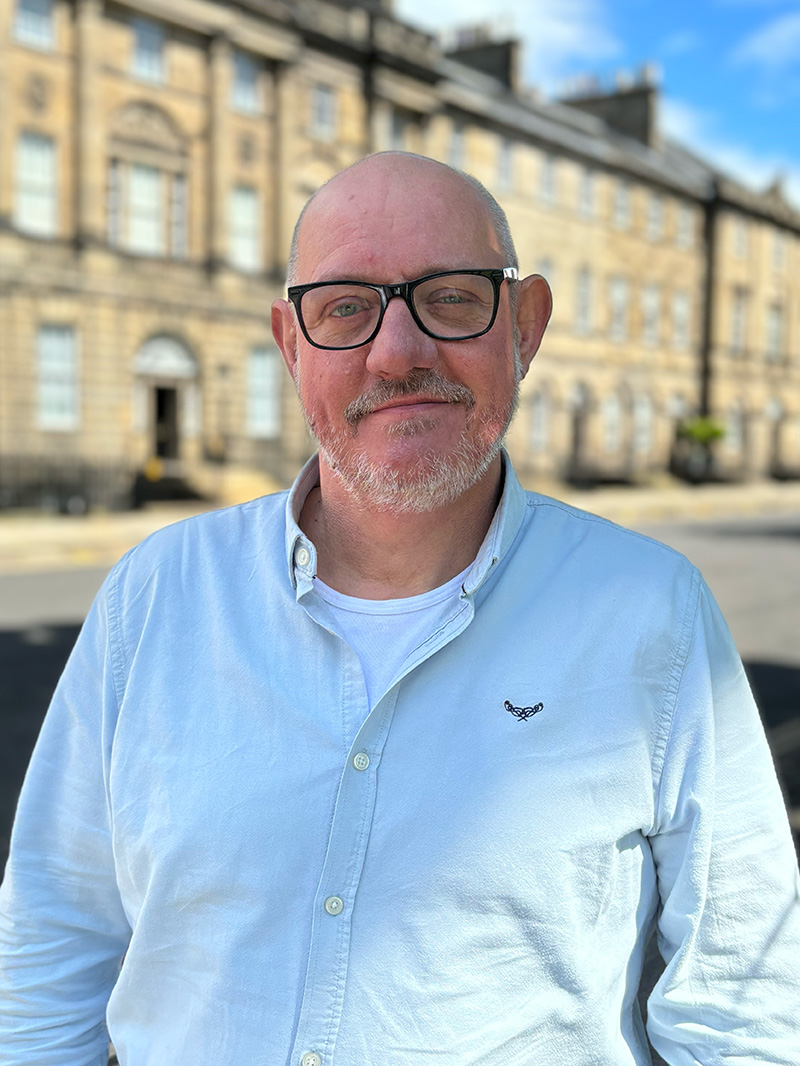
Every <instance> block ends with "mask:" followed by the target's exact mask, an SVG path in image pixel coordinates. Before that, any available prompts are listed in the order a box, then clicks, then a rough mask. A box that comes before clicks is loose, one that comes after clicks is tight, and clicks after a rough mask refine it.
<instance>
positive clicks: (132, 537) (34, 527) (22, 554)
mask: <svg viewBox="0 0 800 1066" xmlns="http://www.w3.org/2000/svg"><path fill="white" fill-rule="evenodd" d="M523 481H524V479H523ZM526 488H536V489H537V490H538V491H541V492H545V493H547V494H549V495H552V496H556V497H557V498H559V499H561V500H564V501H565V502H566V503H570V504H573V505H574V506H575V507H580V508H582V509H583V510H586V511H593V512H594V513H595V514H600V515H603V516H604V517H606V518H610V519H611V520H612V521H614V522H618V523H620V524H621V525H626V526H634V527H635V526H637V525H642V524H647V523H652V522H661V521H704V520H713V519H723V518H735V517H745V518H746V517H750V516H756V515H764V514H775V513H791V512H796V513H800V482H773V481H758V482H752V483H749V484H746V485H699V486H685V485H680V484H676V483H674V482H667V483H664V484H662V485H658V486H653V487H643V488H630V487H627V486H626V487H613V488H598V489H592V490H576V489H573V488H570V487H569V486H565V485H557V484H553V483H548V484H547V485H543V484H541V483H537V484H536V485H534V484H531V483H528V484H526ZM211 509H213V505H211V504H206V505H203V504H198V503H197V502H192V503H187V502H174V503H172V502H170V503H158V504H150V505H148V506H147V507H145V508H143V509H141V510H138V511H126V512H99V511H98V512H94V513H90V514H88V515H82V516H64V515H55V514H47V513H42V512H40V511H11V510H9V511H0V574H13V573H29V572H34V571H47V570H68V569H71V568H73V567H100V566H108V567H110V566H112V565H113V563H115V562H116V560H117V559H119V557H120V556H121V555H123V554H124V553H125V552H126V551H127V550H128V549H129V548H132V547H133V546H134V544H138V542H139V541H140V540H143V539H144V537H146V536H148V535H149V534H150V533H153V532H155V531H156V530H157V529H160V528H161V527H162V526H166V525H169V524H170V523H172V522H178V521H180V520H181V519H183V518H188V517H189V516H191V515H193V514H197V513H198V512H199V511H202V510H211Z"/></svg>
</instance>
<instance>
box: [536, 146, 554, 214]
mask: <svg viewBox="0 0 800 1066" xmlns="http://www.w3.org/2000/svg"><path fill="white" fill-rule="evenodd" d="M540 178H541V182H540V189H539V191H540V194H541V198H542V203H545V204H554V203H556V201H557V199H558V185H557V173H556V160H555V156H553V155H551V154H550V153H549V152H546V153H545V154H544V155H543V156H542V169H541V174H540Z"/></svg>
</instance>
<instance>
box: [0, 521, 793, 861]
mask: <svg viewBox="0 0 800 1066" xmlns="http://www.w3.org/2000/svg"><path fill="white" fill-rule="evenodd" d="M640 528H641V531H642V532H645V533H647V534H648V535H650V536H654V537H656V538H657V539H659V540H662V541H664V542H665V543H667V544H669V545H670V546H672V547H674V548H676V549H677V550H678V551H681V552H683V553H684V554H686V555H687V556H688V557H689V558H690V559H691V560H692V562H694V563H695V564H696V565H697V566H699V568H700V570H701V571H702V573H703V574H704V576H705V577H706V580H707V581H708V583H709V585H710V586H711V589H712V591H713V592H714V594H715V596H716V597H717V600H718V601H719V603H720V606H721V607H722V610H723V613H724V614H725V616H726V618H727V620H728V624H729V625H730V628H731V631H732V633H733V636H734V639H735V640H736V642H737V645H738V647H739V650H740V652H741V654H742V658H743V659H744V662H745V665H746V667H747V670H748V674H749V676H750V679H751V683H752V685H753V688H754V690H755V691H756V695H757V699H758V702H759V707H760V710H761V713H762V716H763V718H764V722H765V725H766V727H767V730H768V733H769V736H770V742H771V744H772V748H773V753H774V754H775V757H776V761H777V762H778V764H779V769H780V772H781V776H782V779H783V783H784V787H785V788H786V789H787V793H788V796H789V800H790V805H791V806H792V807H793V808H794V809H795V810H797V809H798V808H800V765H799V764H800V759H798V754H799V753H800V639H798V637H799V636H800V595H798V590H800V513H795V514H789V515H787V514H780V515H778V514H776V515H765V516H761V517H758V518H746V519H744V518H741V519H733V520H724V521H722V520H718V519H717V520H706V521H691V522H686V521H682V522H666V523H661V524H658V525H653V524H649V525H641V527H640ZM105 573H106V568H105V567H93V568H88V567H86V568H80V567H76V568H73V569H70V570H65V571H63V572H52V571H44V572H36V573H15V574H7V575H4V576H0V736H2V743H0V863H4V862H5V855H6V851H7V846H8V834H9V831H10V825H11V820H12V816H13V809H14V804H15V802H16V795H17V792H18V790H19V786H20V784H21V782H22V777H23V774H24V769H25V765H26V763H27V760H28V758H29V755H30V752H31V749H32V747H33V744H34V742H35V739H36V735H37V733H38V730H39V726H40V723H41V719H42V716H43V715H44V712H45V709H46V707H47V703H48V701H49V698H50V695H51V693H52V690H53V688H54V687H55V684H56V682H57V680H58V676H59V673H60V672H61V669H62V667H63V664H64V662H65V661H66V658H67V655H68V654H69V651H70V648H71V647H72V644H73V643H74V641H75V637H76V636H77V633H78V629H79V626H80V622H81V620H82V619H83V617H84V615H85V613H86V611H87V610H88V608H89V605H90V604H91V601H92V598H93V596H94V594H95V592H96V591H97V589H98V588H99V586H100V584H101V582H102V580H103V578H104V576H105ZM797 828H798V826H797V823H796V822H795V829H796V830H797Z"/></svg>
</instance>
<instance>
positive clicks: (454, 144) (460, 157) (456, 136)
mask: <svg viewBox="0 0 800 1066" xmlns="http://www.w3.org/2000/svg"><path fill="white" fill-rule="evenodd" d="M465 154H466V153H465V145H464V127H463V126H462V125H461V123H460V122H454V123H453V129H452V132H451V134H450V166H451V167H455V168H456V170H463V169H464V158H465Z"/></svg>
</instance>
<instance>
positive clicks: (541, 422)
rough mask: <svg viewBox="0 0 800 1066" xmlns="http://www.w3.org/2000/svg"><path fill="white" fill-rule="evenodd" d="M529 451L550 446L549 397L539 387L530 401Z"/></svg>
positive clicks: (544, 450)
mask: <svg viewBox="0 0 800 1066" xmlns="http://www.w3.org/2000/svg"><path fill="white" fill-rule="evenodd" d="M530 439H531V451H534V452H546V451H547V449H548V448H549V446H550V399H549V396H548V394H547V393H546V392H545V391H544V390H543V389H540V390H539V391H538V392H535V393H534V395H533V399H532V401H531V437H530Z"/></svg>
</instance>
